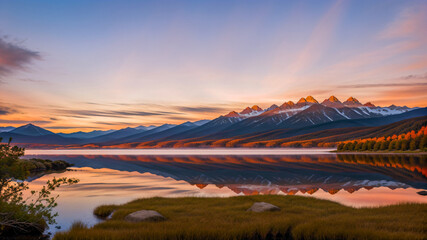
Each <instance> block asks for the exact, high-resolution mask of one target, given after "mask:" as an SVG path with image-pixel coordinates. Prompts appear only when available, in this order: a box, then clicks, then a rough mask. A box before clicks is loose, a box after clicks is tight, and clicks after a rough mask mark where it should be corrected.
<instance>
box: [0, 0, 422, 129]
mask: <svg viewBox="0 0 427 240" xmlns="http://www.w3.org/2000/svg"><path fill="white" fill-rule="evenodd" d="M426 92H427V1H425V0H421V1H404V0H399V1H393V0H378V1H372V0H355V1H318V0H313V1H252V0H248V1H243V0H242V1H230V0H224V1H198V0H197V1H162V0H160V1H118V0H117V1H112V0H107V1H95V0H93V1H92V0H81V1H77V0H75V1H71V0H70V1H58V0H53V1H44V0H40V1H28V0H13V1H10V0H0V126H20V125H23V124H26V123H29V122H33V123H35V124H37V125H39V126H41V127H45V128H47V129H49V130H52V131H54V132H60V131H63V132H70V131H77V130H85V131H90V130H94V129H118V128H122V127H126V126H138V125H152V124H154V125H160V124H163V123H175V124H179V123H182V122H185V121H188V120H189V121H194V120H200V119H212V118H215V117H217V116H219V115H224V114H227V113H228V112H229V111H231V110H240V109H243V108H244V107H246V106H252V105H254V104H258V105H259V106H260V107H262V108H265V107H269V106H270V105H271V104H273V103H275V104H278V105H279V104H282V103H283V102H284V101H289V100H292V101H297V100H298V99H299V98H300V97H306V96H307V95H313V96H314V97H315V98H316V99H317V100H319V101H322V100H323V99H324V98H327V97H329V96H330V95H335V96H337V97H338V98H339V99H340V100H342V101H344V100H346V99H347V98H348V97H349V96H353V97H356V98H357V99H359V100H360V101H361V102H362V103H364V102H367V101H371V102H373V103H374V104H376V105H381V106H386V105H387V106H388V105H391V104H396V105H407V106H410V107H415V106H418V107H422V106H423V107H425V106H427V94H426Z"/></svg>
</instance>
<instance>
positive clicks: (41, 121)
mask: <svg viewBox="0 0 427 240" xmlns="http://www.w3.org/2000/svg"><path fill="white" fill-rule="evenodd" d="M0 123H8V124H28V123H34V124H48V123H51V121H43V120H39V121H27V120H5V119H0Z"/></svg>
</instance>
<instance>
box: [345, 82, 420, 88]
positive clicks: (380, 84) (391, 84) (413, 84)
mask: <svg viewBox="0 0 427 240" xmlns="http://www.w3.org/2000/svg"><path fill="white" fill-rule="evenodd" d="M410 86H427V82H416V83H372V84H349V85H340V86H338V88H373V87H410Z"/></svg>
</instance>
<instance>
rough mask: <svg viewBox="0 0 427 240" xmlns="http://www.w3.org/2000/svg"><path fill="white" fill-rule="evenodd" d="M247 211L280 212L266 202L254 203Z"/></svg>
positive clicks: (277, 208) (276, 207)
mask: <svg viewBox="0 0 427 240" xmlns="http://www.w3.org/2000/svg"><path fill="white" fill-rule="evenodd" d="M247 211H250V212H274V211H280V208H279V207H278V206H274V205H273V204H270V203H266V202H256V203H254V204H253V205H252V207H250V208H249V209H248V210H247Z"/></svg>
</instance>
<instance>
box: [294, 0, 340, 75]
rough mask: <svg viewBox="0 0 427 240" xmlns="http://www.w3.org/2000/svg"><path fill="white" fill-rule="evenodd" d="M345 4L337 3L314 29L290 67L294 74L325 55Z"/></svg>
mask: <svg viewBox="0 0 427 240" xmlns="http://www.w3.org/2000/svg"><path fill="white" fill-rule="evenodd" d="M344 4H345V3H344V2H343V1H341V0H338V1H336V2H335V3H334V4H333V5H332V7H331V8H330V9H329V10H328V12H326V13H325V14H324V15H323V16H322V18H321V19H320V20H319V22H318V24H317V25H316V27H315V28H314V30H313V32H312V34H311V36H310V38H309V40H308V42H307V44H306V46H305V47H304V49H303V50H302V51H301V52H300V54H299V55H298V56H297V58H296V60H295V62H294V63H293V64H292V65H291V66H290V71H291V72H292V73H294V74H295V73H298V72H299V71H300V70H302V69H306V68H307V67H309V66H310V65H311V64H313V63H314V62H316V61H317V60H318V59H319V58H320V57H321V56H322V54H323V52H324V50H325V49H326V47H327V45H328V44H329V42H330V41H329V40H330V38H331V37H332V35H333V33H334V31H335V28H336V26H337V24H338V22H339V19H340V16H341V13H342V11H343V8H344Z"/></svg>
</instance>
